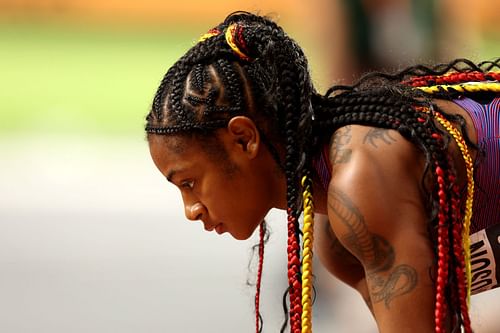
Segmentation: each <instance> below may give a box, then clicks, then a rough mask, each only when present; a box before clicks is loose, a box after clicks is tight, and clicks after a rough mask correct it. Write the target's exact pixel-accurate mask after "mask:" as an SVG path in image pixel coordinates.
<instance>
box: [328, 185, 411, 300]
mask: <svg viewBox="0 0 500 333" xmlns="http://www.w3.org/2000/svg"><path fill="white" fill-rule="evenodd" d="M328 208H329V210H330V211H331V212H332V213H333V214H335V215H336V218H337V219H338V220H339V221H341V222H342V223H343V224H344V225H345V226H346V227H347V228H348V232H347V233H346V235H344V236H343V237H342V240H343V242H344V244H346V246H347V247H348V248H349V249H350V251H351V252H352V253H353V254H354V255H355V256H356V257H357V258H358V259H359V260H360V261H361V262H362V263H363V266H364V268H365V271H366V278H367V282H368V286H369V292H370V295H371V299H372V302H374V303H378V302H382V301H383V302H384V305H385V306H386V308H389V305H390V303H391V301H392V300H394V299H395V298H396V297H398V296H401V295H404V294H407V293H409V292H411V291H412V290H413V289H415V287H416V285H417V272H416V270H415V269H414V268H413V267H411V266H409V265H404V264H402V265H397V266H394V261H395V251H394V248H393V247H392V245H391V244H390V243H389V242H388V241H387V240H386V239H385V238H383V237H381V236H379V235H376V234H373V233H371V232H370V231H369V230H368V228H367V226H366V223H365V220H364V217H363V215H362V214H361V212H360V211H359V210H358V209H357V208H356V206H355V205H354V203H353V202H352V201H351V200H350V198H349V197H348V196H347V195H346V194H345V193H343V192H341V191H340V190H338V189H336V188H335V187H334V186H330V190H329V195H328Z"/></svg>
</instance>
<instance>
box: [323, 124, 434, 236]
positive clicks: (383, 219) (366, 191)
mask: <svg viewBox="0 0 500 333" xmlns="http://www.w3.org/2000/svg"><path fill="white" fill-rule="evenodd" d="M330 160H331V163H332V178H331V181H330V185H329V188H328V211H329V215H330V214H332V213H333V215H334V216H332V217H333V218H335V216H336V215H338V214H336V213H335V212H336V211H338V210H339V209H340V210H347V211H350V212H351V213H352V214H355V215H358V216H362V218H363V220H364V221H365V223H367V224H368V225H372V226H373V227H374V228H375V229H384V228H386V227H387V226H388V225H387V224H388V223H390V224H391V225H392V224H394V223H393V222H392V221H394V220H395V219H397V218H398V216H402V215H405V216H408V217H409V218H411V216H417V215H418V216H419V219H420V217H421V215H422V210H423V206H424V203H423V195H422V189H421V184H422V177H423V176H424V168H425V157H424V155H423V154H422V152H420V150H419V149H418V148H417V147H415V146H414V145H413V144H412V143H411V142H409V141H407V140H406V139H404V138H403V137H402V136H401V135H400V134H399V133H398V132H397V131H394V130H387V129H381V128H375V127H368V126H360V125H351V126H347V127H343V128H341V129H339V130H338V131H336V132H335V133H334V135H333V136H332V140H331V143H330ZM410 212H414V213H410Z"/></svg>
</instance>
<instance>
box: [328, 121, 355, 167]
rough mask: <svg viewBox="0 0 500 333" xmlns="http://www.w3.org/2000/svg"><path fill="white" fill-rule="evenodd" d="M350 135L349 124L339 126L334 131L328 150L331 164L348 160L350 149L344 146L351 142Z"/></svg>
mask: <svg viewBox="0 0 500 333" xmlns="http://www.w3.org/2000/svg"><path fill="white" fill-rule="evenodd" d="M351 137H352V134H351V126H345V127H341V128H339V129H338V130H337V131H336V132H335V134H334V135H333V138H332V145H331V150H330V151H331V161H330V162H331V163H332V165H335V164H339V163H347V162H349V161H350V159H351V154H352V149H349V148H346V145H348V144H349V143H350V142H351Z"/></svg>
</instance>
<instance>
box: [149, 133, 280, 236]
mask: <svg viewBox="0 0 500 333" xmlns="http://www.w3.org/2000/svg"><path fill="white" fill-rule="evenodd" d="M220 131H221V132H222V134H221V135H219V137H218V138H217V139H210V140H209V141H212V142H210V143H209V144H207V143H206V142H204V143H203V144H204V147H202V146H201V144H200V142H199V141H198V140H197V139H194V138H186V137H179V136H161V135H150V136H149V138H148V141H149V148H150V153H151V157H152V158H153V161H154V163H155V165H156V166H157V168H158V169H159V170H160V172H161V173H162V174H163V175H164V176H165V177H166V178H167V180H168V181H169V182H170V183H172V184H173V185H175V186H176V187H177V188H178V189H179V191H180V193H181V197H182V200H183V203H184V211H185V215H186V218H187V219H189V220H191V221H201V222H202V223H203V226H204V228H205V230H207V231H213V230H214V231H216V232H218V233H219V234H221V233H225V232H228V233H230V234H231V235H232V236H233V237H234V238H236V239H240V240H242V239H247V238H249V237H250V236H251V235H252V233H253V232H254V230H255V229H256V228H257V226H258V225H259V224H260V223H261V222H262V220H263V219H264V217H265V215H266V214H267V213H268V211H269V210H270V209H271V208H272V207H273V206H276V205H275V199H276V195H277V193H276V189H275V188H273V187H275V186H276V185H277V181H278V179H280V177H275V176H276V175H273V174H274V173H275V172H270V169H269V168H272V170H274V169H275V167H274V163H272V159H271V161H269V160H268V158H264V157H263V156H261V155H262V153H261V152H259V149H261V147H255V144H252V143H251V142H250V143H249V142H246V143H242V141H241V140H237V139H235V137H234V136H233V135H232V134H231V133H228V132H229V131H227V130H226V129H222V130H220ZM245 145H246V146H245ZM250 145H251V146H252V147H253V148H252V147H249V146H250ZM207 146H209V147H208V148H207ZM273 178H274V179H273Z"/></svg>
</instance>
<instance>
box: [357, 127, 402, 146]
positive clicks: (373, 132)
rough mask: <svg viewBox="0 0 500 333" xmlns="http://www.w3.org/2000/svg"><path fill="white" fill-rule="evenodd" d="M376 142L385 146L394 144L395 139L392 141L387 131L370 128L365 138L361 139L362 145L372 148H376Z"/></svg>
mask: <svg viewBox="0 0 500 333" xmlns="http://www.w3.org/2000/svg"><path fill="white" fill-rule="evenodd" d="M377 142H382V143H385V144H387V145H390V144H392V143H393V142H396V139H394V138H393V137H392V136H391V135H390V132H389V130H388V129H385V128H372V129H370V130H369V131H368V133H366V135H365V137H364V138H363V144H369V145H371V146H373V147H374V148H378V146H377Z"/></svg>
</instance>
